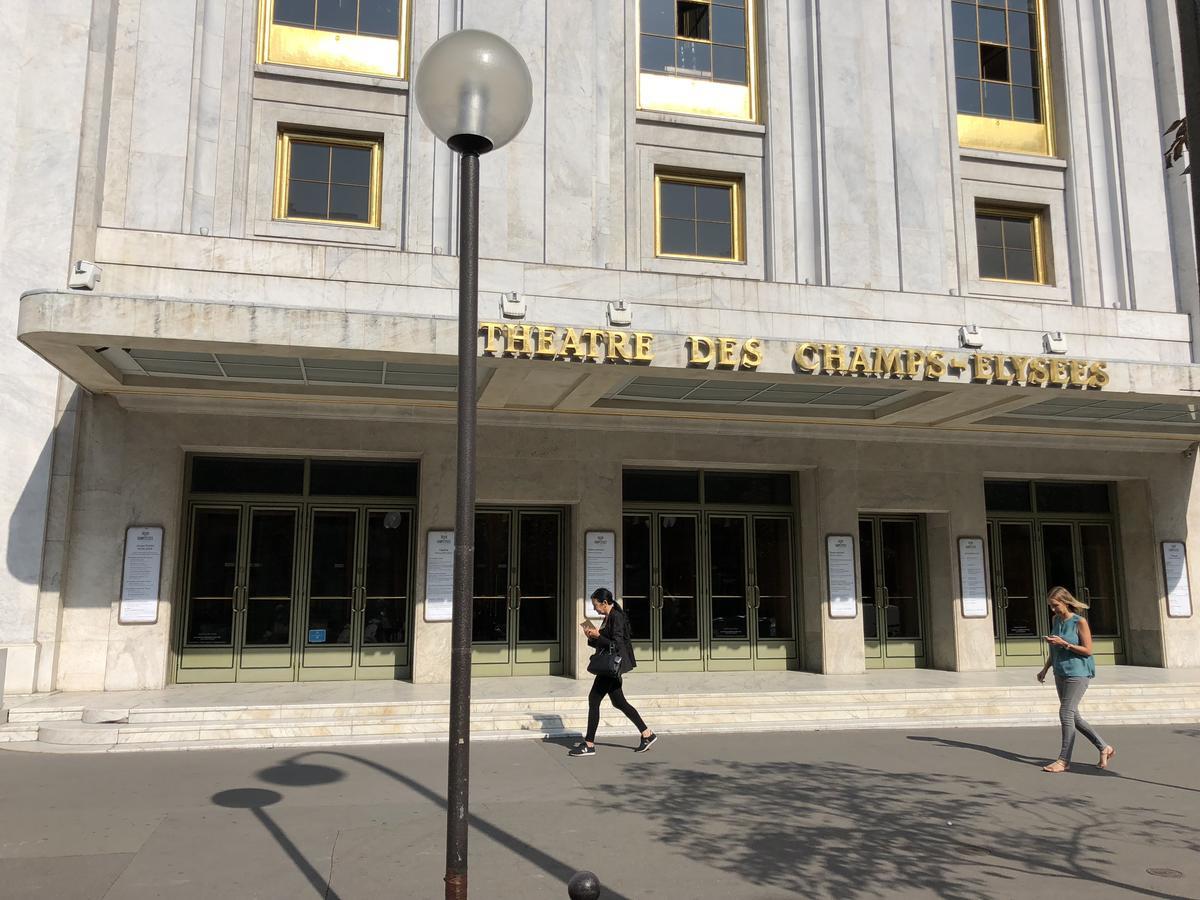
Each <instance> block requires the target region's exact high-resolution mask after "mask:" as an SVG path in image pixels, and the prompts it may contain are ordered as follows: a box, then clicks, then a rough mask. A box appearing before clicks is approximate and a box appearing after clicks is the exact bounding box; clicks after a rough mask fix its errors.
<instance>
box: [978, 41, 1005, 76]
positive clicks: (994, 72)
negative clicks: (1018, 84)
mask: <svg viewBox="0 0 1200 900" xmlns="http://www.w3.org/2000/svg"><path fill="white" fill-rule="evenodd" d="M979 59H980V68H981V69H982V70H983V77H984V78H986V79H987V80H988V81H1008V48H1007V47H997V46H996V45H995V44H980V45H979Z"/></svg>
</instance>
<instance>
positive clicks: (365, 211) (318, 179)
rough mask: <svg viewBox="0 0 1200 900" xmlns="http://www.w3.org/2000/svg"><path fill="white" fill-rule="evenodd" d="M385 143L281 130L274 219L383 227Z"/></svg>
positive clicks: (276, 155) (277, 155)
mask: <svg viewBox="0 0 1200 900" xmlns="http://www.w3.org/2000/svg"><path fill="white" fill-rule="evenodd" d="M382 181H383V143H382V142H381V141H379V140H375V139H370V138H351V137H343V136H332V135H324V134H313V133H305V132H299V131H280V133H279V138H278V141H277V143H276V151H275V218H276V219H280V220H283V221H288V222H310V223H318V224H322V225H349V226H353V227H356V228H378V227H379V218H380V205H381V204H380V195H381V187H382Z"/></svg>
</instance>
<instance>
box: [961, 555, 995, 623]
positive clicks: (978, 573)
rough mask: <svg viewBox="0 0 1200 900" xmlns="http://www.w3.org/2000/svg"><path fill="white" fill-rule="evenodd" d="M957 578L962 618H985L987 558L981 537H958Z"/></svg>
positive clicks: (986, 609) (986, 610) (986, 611)
mask: <svg viewBox="0 0 1200 900" xmlns="http://www.w3.org/2000/svg"><path fill="white" fill-rule="evenodd" d="M958 578H959V583H960V585H961V587H962V614H963V618H964V619H986V618H987V614H988V590H987V560H986V559H985V558H984V555H983V538H981V537H960V538H959V539H958Z"/></svg>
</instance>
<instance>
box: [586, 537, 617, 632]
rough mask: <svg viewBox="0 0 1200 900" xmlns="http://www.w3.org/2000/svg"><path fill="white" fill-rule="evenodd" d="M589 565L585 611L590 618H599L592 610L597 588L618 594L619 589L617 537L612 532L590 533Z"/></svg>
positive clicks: (587, 539) (588, 546)
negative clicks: (593, 595) (593, 596)
mask: <svg viewBox="0 0 1200 900" xmlns="http://www.w3.org/2000/svg"><path fill="white" fill-rule="evenodd" d="M585 544H586V546H587V564H586V566H585V573H586V574H585V578H584V590H585V591H586V593H585V594H584V595H583V610H584V614H585V615H586V616H587V617H588V618H590V619H595V618H598V616H597V615H596V611H595V610H594V609H592V602H591V599H590V598H591V596H592V594H593V593H595V591H596V589H597V588H608V589H609V590H610V591H612V592H613V593H616V588H617V535H616V533H615V532H612V531H589V532H588V533H587V535H586V538H585Z"/></svg>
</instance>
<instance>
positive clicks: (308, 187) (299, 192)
mask: <svg viewBox="0 0 1200 900" xmlns="http://www.w3.org/2000/svg"><path fill="white" fill-rule="evenodd" d="M287 214H288V215H289V216H296V217H299V218H304V219H325V218H328V217H329V187H328V186H327V185H324V184H316V183H314V182H311V181H293V182H292V183H291V185H290V186H289V187H288V205H287Z"/></svg>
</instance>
